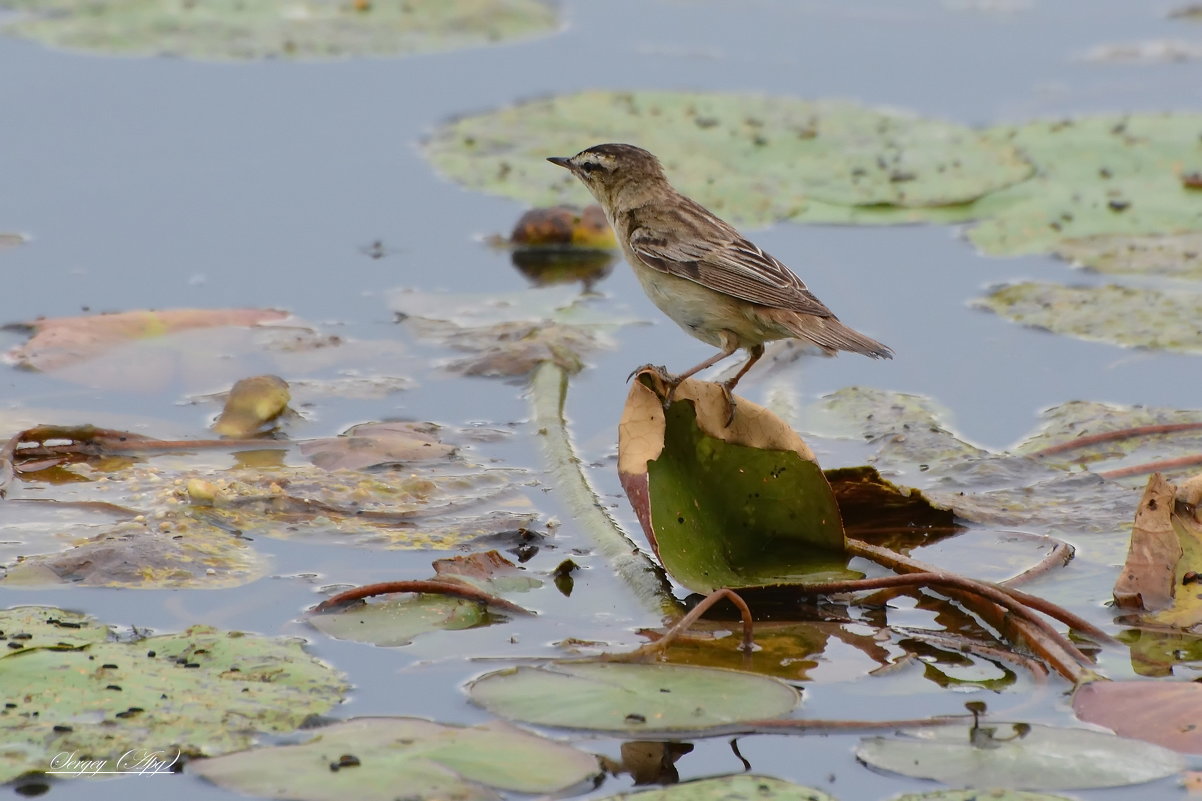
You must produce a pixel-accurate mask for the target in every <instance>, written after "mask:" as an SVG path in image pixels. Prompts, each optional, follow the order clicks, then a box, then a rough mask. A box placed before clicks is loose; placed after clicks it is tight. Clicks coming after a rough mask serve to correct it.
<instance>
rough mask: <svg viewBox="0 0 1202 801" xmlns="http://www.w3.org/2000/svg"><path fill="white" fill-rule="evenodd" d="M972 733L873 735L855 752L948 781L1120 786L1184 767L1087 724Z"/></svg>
mask: <svg viewBox="0 0 1202 801" xmlns="http://www.w3.org/2000/svg"><path fill="white" fill-rule="evenodd" d="M988 728H990V729H992V736H987V737H984V738H978V741H977V743H974V742H972V741H971V740H970V739H969V729H968V728H967V727H964V726H945V727H940V728H933V729H923V730H914V731H908V732H903V733H902V735H901V736H897V737H867V738H865V739H863V740H861V741H860V745H859V746H857V747H856V758H857V759H859V760H860V761H861V762H864V763H865V764H868V765H871V766H872V767H874V768H877V769H879V770H887V771H891V772H893V773H900V774H902V775H903V776H911V777H914V778H920V779H935V780H937V781H941V782H944V783H945V784H958V785H968V786H972V787H1015V788H1019V789H1032V790H1069V789H1078V790H1085V789H1090V788H1096V787H1122V786H1125V785H1131V784H1140V783H1142V782H1148V781H1153V780H1154V779H1162V778H1164V777H1165V776H1171V775H1172V774H1174V773H1176V772H1177V771H1179V770H1181V768H1182V767H1183V766H1184V761H1183V760H1182V758H1181V757H1180V756H1179V755H1178V754H1176V753H1174V752H1172V751H1169V750H1168V749H1167V748H1161V747H1160V746H1156V745H1152V744H1151V743H1144V742H1140V741H1139V740H1129V739H1125V738H1122V737H1115V736H1114V735H1113V734H1106V733H1104V732H1099V731H1091V730H1087V729H1061V728H1054V727H1051V726H1040V725H1033V726H1031V727H1030V730H1029V731H1028V732H1027V733H1026V734H1025V735H1024V736H1019V733H1018V732H1016V731H1015V730H1014V727H1013V726H1011V725H1010V724H1008V723H998V724H989V726H988Z"/></svg>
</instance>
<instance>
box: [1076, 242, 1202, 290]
mask: <svg viewBox="0 0 1202 801" xmlns="http://www.w3.org/2000/svg"><path fill="white" fill-rule="evenodd" d="M1056 255H1057V256H1059V257H1060V258H1062V259H1066V260H1068V261H1071V262H1072V263H1073V264H1076V265H1078V266H1081V267H1085V268H1087V269H1090V270H1095V271H1097V272H1100V273H1115V274H1120V275H1122V274H1152V275H1167V276H1170V277H1172V278H1191V279H1199V278H1202V233H1190V234H1149V235H1146V236H1122V235H1116V234H1099V235H1097V236H1087V237H1083V238H1081V239H1066V240H1064V241H1063V242H1061V243H1060V244H1059V245H1058V246H1057V247H1056Z"/></svg>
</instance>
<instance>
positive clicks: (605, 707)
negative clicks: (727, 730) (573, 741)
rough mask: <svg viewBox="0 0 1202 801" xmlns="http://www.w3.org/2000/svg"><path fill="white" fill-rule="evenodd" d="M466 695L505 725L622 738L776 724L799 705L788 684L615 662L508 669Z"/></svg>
mask: <svg viewBox="0 0 1202 801" xmlns="http://www.w3.org/2000/svg"><path fill="white" fill-rule="evenodd" d="M468 695H469V696H470V697H471V699H472V700H473V701H475V702H476V703H477V704H479V705H480V706H482V707H484V708H485V709H487V710H489V711H490V712H492V713H494V714H497V715H501V716H502V717H505V718H509V719H511V720H519V721H522V722H524V723H535V724H539V725H543V726H562V727H565V728H573V729H592V730H595V731H620V732H626V733H628V734H631V733H646V732H671V731H696V730H699V729H707V728H712V727H715V726H725V725H729V724H732V723H738V722H740V721H745V720H762V719H766V718H777V717H780V716H782V715H785V714H787V713H789V712H790V711H792V710H793V709H794V708H795V707H796V706H797V704H798V702H799V701H800V696H799V695H798V693H797V690H795V689H793V688H792V687H790V686H789V685H788V684H785V683H784V682H781V681H777V680H776V679H772V678H768V677H766V676H757V675H755V674H753V673H741V672H738V671H733V670H716V669H714V668H701V667H692V666H685V665H662V664H625V663H619V662H564V663H559V664H554V665H548V666H546V667H529V666H521V667H516V668H508V669H506V670H499V671H496V672H493V673H487V674H485V675H484V676H481V677H480V678H478V679H476V680H475V681H473V682H472V683H471V684H469V685H468Z"/></svg>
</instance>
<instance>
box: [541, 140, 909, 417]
mask: <svg viewBox="0 0 1202 801" xmlns="http://www.w3.org/2000/svg"><path fill="white" fill-rule="evenodd" d="M547 161H550V162H551V163H552V164H558V165H559V166H560V167H566V168H567V169H569V170H571V171H572V173H573V174H574V175H575V176H576V177H577V178H579V179H580V180H581V181H582V182H583V183H584V185H585V186H586V187H588V189H589V191H590V192H592V193H593V197H595V198H597V202H598V203H600V204H601V207H602V208H604V209H605V215H606V216H607V217H608V218H609V224H610V225H611V226H613V229H614V233H615V235H616V236H617V239H618V242H619V243H620V244H621V246H622V253H623V254H624V255H625V256H626V260H627V261H628V262H630V266H631V267H633V268H634V274H635V276H636V277H637V278H638V279H639V283H640V284H642V286H643V291H645V292H646V293H647V296H648V297H650V298H651V302H652V303H654V304H655V305H656V306H658V307H659V309H660V311H662V312H663V313H664V314H666V315H668V316H669V317H671V318H672V320H673V321H674V322H675V323H676V324H677V325H679V326H680V327H681V328H683V329H684V330H685V331H687V332H688V333H690V334H692V335H693V336H694V337H696V338H697V339H700V340H701V341H702V342H705V343H707V344H710V345H713V346H714V347H716V348H720V349H721V351H720V352H719V353H717V354H715V355H714V356H712V357H710V358H709V359H706V360H705V361H703V362H701V363H700V364H698V365H696V366H695V367H692V368H690V369H688V370H685V371H684V372H683V373H681V374H680V375H678V376H676V377H675V378H674V379H672V386H673V387H675V386H676V385H677V384H679V383H680V382H681V381H683V380H684V379H686V378H688V377H689V376H691V375H693V374H694V373H697V372H698V371H700V370H704V369H705V368H707V367H711V366H713V365H714V364H717V363H718V362H719V361H721V360H722V359H725V358H726V357H727V356H730V355H731V354H733V353H734V352H735V351H736V350H738V349H739V348H744V349H746V350H747V352H748V355H749V358H748V359H747V362H746V363H745V364H744V365H743V366H742V367H741V368H740V369H739V371H738V372H737V373H736V374H735V375H734V377H733V378H731V379H729V380H728V381H726V382H724V383H723V385H722V386H723V389H724V391H725V394H726V397H727V399H728V400H729V401H730V402H731V404H732V406H731V414H732V415H733V403H734V401H733V397H732V396H731V391H732V390H733V389H734V387H735V385H736V384H738V383H739V379H741V378H742V377H743V376H744V375H745V374H746V373H747V371H748V370H750V369H751V366H752V365H753V364H755V363H756V361H758V360H759V358H760V357H761V356H763V355H764V343H765V342H771V341H773V340H777V339H789V338H794V339H800V340H802V341H804V342H811V343H813V344H815V345H818V346H819V347H821V348H822V349H823V350H825V351H826V352H827V353H835V352H836V351H840V350H847V351H853V352H855V353H863V354H864V355H865V356H871V357H872V358H874V359H891V358H893V351H892V350H890V349H889V348H887V347H886V346H884V345H882V344H881V343H880V342H877V341H876V340H874V339H871V338H869V337H866V336H864V335H863V334H861V333H860V332H859V331H856V330H854V329H852V328H849V327H847V326H846V325H844V324H843V323H841V322H839V318H838V317H836V316H835V315H834V314H833V313H832V312H831V310H830V309H828V308H827V307H826V306H824V305H823V303H822V301H820V300H818V298H816V297H814V295H813V293H812V292H810V290H809V289H807V288H806V285H805V284H804V283H803V282H802V280H801V279H800V278H798V277H797V276H796V275H794V274H793V272H792V271H791V270H790V269H789V268H788V267H786V266H785V265H783V264H781V263H780V262H779V261H777V260H776V259H774V258H773V257H772V256H769V255H768V254H767V253H765V252H764V251H762V250H760V248H758V247H757V246H756V245H755V244H753V243H752V242H750V241H748V240H747V239H744V238H743V237H742V236H741V235H740V234H739V232H738V231H736V230H735V229H734V228H733V227H732V226H730V225H729V224H727V223H726V222H724V221H722V220H721V219H719V218H718V217H717V216H715V215H714V214H713V213H712V212H710V211H709V210H708V209H706V208H704V207H703V206H701V205H700V204H699V203H697V202H695V201H693V200H690V199H689V198H687V197H685V196H684V195H682V194H680V193H679V192H677V191H676V190H675V189H674V188H673V187H672V185H671V184H670V183H668V179H667V177H666V176H665V175H664V169H663V166H662V165H661V164H660V163H659V159H657V158H656V157H655V156H653V155H652V154H651V153H648V152H647V151H646V150H643V149H642V148H640V147H635V146H634V145H622V144H607V145H596V146H594V147H590V148H588V149H587V150H582V151H580V152H579V153H577V154H576V155H575V156H572V157H570V158H568V157H562V156H556V157H553V158H549V159H547Z"/></svg>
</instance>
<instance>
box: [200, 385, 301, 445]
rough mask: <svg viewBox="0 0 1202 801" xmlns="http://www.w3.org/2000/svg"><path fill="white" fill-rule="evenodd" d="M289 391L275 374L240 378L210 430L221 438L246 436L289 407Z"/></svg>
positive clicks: (271, 421)
mask: <svg viewBox="0 0 1202 801" xmlns="http://www.w3.org/2000/svg"><path fill="white" fill-rule="evenodd" d="M291 400H292V393H291V392H290V391H289V389H288V382H287V381H285V380H284V379H282V378H280V377H279V376H277V375H256V376H252V377H250V378H243V379H240V380H239V381H238V382H237V383H235V384H234V386H232V387H230V392H229V396H228V397H227V398H226V399H225V406H224V407H223V408H222V410H221V414H220V416H218V418H217V420H216V422H214V423H213V430H214V431H216V432H217V433H218V434H220V435H221V436H223V437H249V436H253V435H254V434H257V433H258V432H260V431H262V430H263V429H264V428H267V427H268V426H269V425H270V424H271V423H273V422H275V420H276V418H278V417H279V416H280V415H281V414H283V413H284V411H285V410H286V409H287V408H288V403H289V402H290V401H291Z"/></svg>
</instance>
